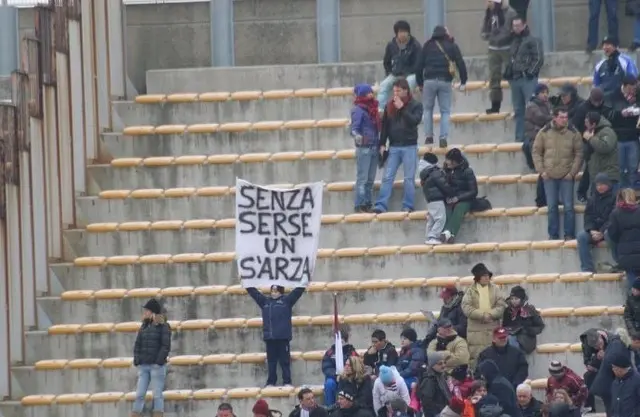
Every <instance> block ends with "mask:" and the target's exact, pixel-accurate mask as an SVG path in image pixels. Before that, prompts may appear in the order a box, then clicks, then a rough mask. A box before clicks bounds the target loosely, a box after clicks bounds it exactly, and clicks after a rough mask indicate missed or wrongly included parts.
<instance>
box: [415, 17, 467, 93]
mask: <svg viewBox="0 0 640 417" xmlns="http://www.w3.org/2000/svg"><path fill="white" fill-rule="evenodd" d="M438 44H439V45H440V47H442V50H443V51H444V52H443V51H441V50H440V48H439V47H438ZM449 62H452V63H453V64H454V65H455V66H456V67H457V69H458V75H459V76H460V83H461V84H463V85H464V84H466V83H467V65H466V64H465V62H464V59H463V58H462V52H460V48H458V45H457V44H456V43H455V42H454V41H453V39H451V38H450V37H449V36H448V35H447V32H446V29H445V28H444V27H443V26H436V28H435V29H434V30H433V35H432V36H431V39H429V40H428V41H426V42H425V43H424V45H423V46H422V50H421V52H420V55H419V57H418V61H417V63H416V84H418V86H419V87H422V86H423V85H424V81H425V80H441V81H447V82H451V81H453V76H452V75H451V73H450V72H449Z"/></svg>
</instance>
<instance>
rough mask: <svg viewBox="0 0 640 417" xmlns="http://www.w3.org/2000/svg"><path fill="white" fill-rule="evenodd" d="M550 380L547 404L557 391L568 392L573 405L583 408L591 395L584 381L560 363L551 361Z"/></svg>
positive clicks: (548, 381)
mask: <svg viewBox="0 0 640 417" xmlns="http://www.w3.org/2000/svg"><path fill="white" fill-rule="evenodd" d="M549 375H550V376H549V378H548V379H547V390H546V397H547V402H551V401H552V400H553V393H554V392H555V390H557V389H563V390H565V391H567V393H568V394H569V396H570V397H571V401H572V402H573V405H574V406H576V407H582V406H583V405H584V403H585V401H586V400H587V395H588V394H589V392H588V390H587V386H586V384H585V383H584V380H583V379H582V378H580V376H578V374H576V373H575V372H573V371H572V370H571V369H569V368H568V367H566V366H564V365H562V363H561V362H560V361H551V363H550V364H549Z"/></svg>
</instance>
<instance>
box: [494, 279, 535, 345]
mask: <svg viewBox="0 0 640 417" xmlns="http://www.w3.org/2000/svg"><path fill="white" fill-rule="evenodd" d="M502 326H503V327H505V328H506V329H507V330H508V331H509V344H511V345H513V346H515V347H518V348H520V349H522V350H523V351H524V353H526V354H527V355H528V354H530V353H532V352H533V351H534V350H536V345H537V343H538V341H537V338H538V335H539V334H540V333H542V331H543V330H544V321H543V320H542V317H541V316H540V313H539V312H538V310H536V308H535V306H534V305H533V304H529V296H528V295H527V292H526V291H525V289H524V288H522V287H521V286H519V285H516V286H515V287H513V288H512V289H511V294H510V295H509V298H508V299H507V308H506V309H505V310H504V315H503V317H502Z"/></svg>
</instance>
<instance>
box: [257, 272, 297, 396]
mask: <svg viewBox="0 0 640 417" xmlns="http://www.w3.org/2000/svg"><path fill="white" fill-rule="evenodd" d="M304 290H305V287H298V288H295V289H294V290H292V291H291V292H290V293H289V294H287V295H284V287H282V286H280V285H272V286H271V292H270V296H269V297H267V296H265V295H264V294H262V293H261V292H260V291H259V290H258V289H257V288H253V287H250V288H247V292H248V293H249V295H250V296H251V298H253V301H255V302H256V304H258V307H260V309H261V310H262V337H263V339H264V343H265V344H266V347H267V368H268V376H267V384H266V385H267V386H274V385H275V384H276V382H277V381H278V375H277V373H276V370H277V366H278V363H279V364H280V367H281V368H282V380H283V382H284V385H291V352H290V349H289V342H291V338H292V336H293V326H292V324H291V316H292V315H293V311H292V310H293V306H294V305H295V304H296V302H298V300H299V299H300V297H302V294H304Z"/></svg>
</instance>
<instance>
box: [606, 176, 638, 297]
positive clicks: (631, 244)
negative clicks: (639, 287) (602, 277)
mask: <svg viewBox="0 0 640 417" xmlns="http://www.w3.org/2000/svg"><path fill="white" fill-rule="evenodd" d="M609 222H610V223H609V229H608V237H609V241H610V242H611V243H613V244H614V245H615V249H612V250H614V251H615V252H614V253H616V255H617V258H618V265H619V266H620V268H622V269H623V270H624V272H625V274H626V276H627V287H628V289H629V290H630V289H631V288H632V287H633V283H634V282H635V280H636V278H638V274H639V273H640V210H638V203H637V202H636V193H635V191H634V190H633V189H631V188H623V189H622V190H620V191H618V196H617V197H616V208H614V209H613V212H612V213H611V217H610V218H609Z"/></svg>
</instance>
